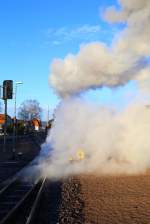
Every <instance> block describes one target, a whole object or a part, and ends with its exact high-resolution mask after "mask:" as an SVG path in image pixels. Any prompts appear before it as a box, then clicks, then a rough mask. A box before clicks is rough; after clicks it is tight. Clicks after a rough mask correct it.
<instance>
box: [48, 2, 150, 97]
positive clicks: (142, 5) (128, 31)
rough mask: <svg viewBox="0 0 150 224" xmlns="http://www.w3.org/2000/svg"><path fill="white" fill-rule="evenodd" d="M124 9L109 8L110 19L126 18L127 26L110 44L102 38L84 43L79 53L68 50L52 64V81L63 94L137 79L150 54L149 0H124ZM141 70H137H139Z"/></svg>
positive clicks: (119, 20)
mask: <svg viewBox="0 0 150 224" xmlns="http://www.w3.org/2000/svg"><path fill="white" fill-rule="evenodd" d="M120 4H121V9H120V10H119V11H117V10H116V9H115V8H114V7H110V8H108V9H106V11H105V14H104V17H105V19H107V21H109V22H123V23H124V24H125V28H124V30H123V31H122V32H121V33H120V35H119V37H118V38H117V40H116V38H115V40H114V41H113V43H112V46H111V48H109V47H107V46H106V45H105V44H104V43H102V42H95V43H90V44H86V45H83V46H81V49H80V51H79V52H78V54H77V55H72V54H68V55H67V56H66V57H65V58H64V59H63V60H62V59H55V60H54V61H53V62H52V65H51V74H50V84H51V85H52V87H53V88H54V89H55V91H56V92H57V94H59V95H60V96H61V97H66V96H68V95H72V94H76V93H80V92H82V91H84V90H87V89H88V88H98V87H102V86H109V87H115V86H119V85H123V84H125V83H127V82H128V81H129V80H132V79H136V77H137V76H138V73H139V71H140V70H141V69H143V68H145V67H146V66H147V63H146V59H147V57H148V56H149V55H150V44H149V40H150V25H149V24H150V1H149V0H133V1H129V0H121V1H120ZM137 71H138V72H137Z"/></svg>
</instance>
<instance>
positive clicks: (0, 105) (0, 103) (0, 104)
mask: <svg viewBox="0 0 150 224" xmlns="http://www.w3.org/2000/svg"><path fill="white" fill-rule="evenodd" d="M0 112H2V102H1V101H0Z"/></svg>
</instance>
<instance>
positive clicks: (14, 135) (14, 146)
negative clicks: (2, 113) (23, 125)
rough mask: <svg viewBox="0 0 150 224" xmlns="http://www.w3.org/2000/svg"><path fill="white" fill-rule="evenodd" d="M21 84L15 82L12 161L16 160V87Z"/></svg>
mask: <svg viewBox="0 0 150 224" xmlns="http://www.w3.org/2000/svg"><path fill="white" fill-rule="evenodd" d="M19 84H23V83H22V82H16V85H15V92H14V100H15V102H14V121H13V149H12V159H15V158H16V141H17V140H16V139H17V129H16V126H17V122H16V111H17V107H16V105H17V85H19Z"/></svg>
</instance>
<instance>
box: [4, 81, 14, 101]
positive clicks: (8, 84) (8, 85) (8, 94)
mask: <svg viewBox="0 0 150 224" xmlns="http://www.w3.org/2000/svg"><path fill="white" fill-rule="evenodd" d="M12 98H13V81H12V80H4V82H3V99H4V100H6V99H12Z"/></svg>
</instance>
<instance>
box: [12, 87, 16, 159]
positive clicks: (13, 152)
mask: <svg viewBox="0 0 150 224" xmlns="http://www.w3.org/2000/svg"><path fill="white" fill-rule="evenodd" d="M16 94H17V85H16V86H15V92H14V99H15V104H14V120H13V149H12V159H15V157H16Z"/></svg>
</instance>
